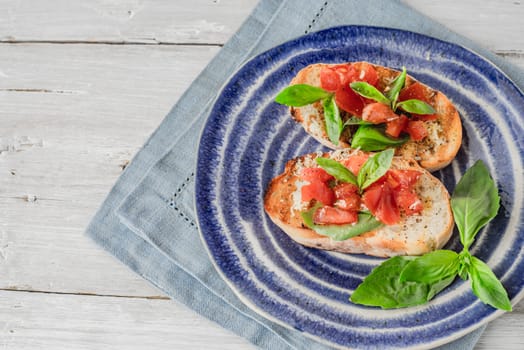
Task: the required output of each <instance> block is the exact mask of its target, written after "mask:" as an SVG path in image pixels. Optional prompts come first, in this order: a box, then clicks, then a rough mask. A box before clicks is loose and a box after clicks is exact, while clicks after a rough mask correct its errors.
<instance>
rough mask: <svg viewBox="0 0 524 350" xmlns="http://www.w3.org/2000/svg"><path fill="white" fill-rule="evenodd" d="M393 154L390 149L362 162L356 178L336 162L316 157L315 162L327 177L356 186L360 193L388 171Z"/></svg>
mask: <svg viewBox="0 0 524 350" xmlns="http://www.w3.org/2000/svg"><path fill="white" fill-rule="evenodd" d="M394 153H395V151H393V150H392V149H387V150H385V151H382V152H379V153H376V154H374V155H372V156H371V157H369V158H368V159H367V160H366V161H365V162H364V164H363V165H362V167H361V168H360V170H359V172H358V175H357V176H355V174H353V172H352V171H351V170H349V169H348V168H346V167H345V166H344V165H343V164H341V163H339V162H337V161H336V160H333V159H330V158H324V157H318V158H316V162H317V164H318V165H320V167H321V168H322V169H324V170H325V171H326V172H327V173H328V174H329V175H331V176H333V177H335V179H337V180H338V181H342V182H348V183H351V184H353V185H355V186H357V187H358V189H359V191H360V192H361V193H362V191H363V190H364V189H366V188H367V187H369V186H370V185H371V184H372V183H373V182H375V181H377V180H378V179H380V178H381V177H382V176H383V175H384V174H385V173H386V172H387V171H388V169H389V168H390V167H391V162H392V160H393V154H394Z"/></svg>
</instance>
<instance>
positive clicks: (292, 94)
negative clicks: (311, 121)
mask: <svg viewBox="0 0 524 350" xmlns="http://www.w3.org/2000/svg"><path fill="white" fill-rule="evenodd" d="M332 95H333V94H332V93H330V92H329V91H326V90H324V89H321V88H319V87H315V86H311V85H307V84H296V85H290V86H288V87H286V88H285V89H283V90H282V91H280V93H279V94H278V95H277V97H275V101H276V102H277V103H280V104H283V105H286V106H291V107H302V106H306V105H309V104H311V103H314V102H317V101H319V100H322V99H324V98H327V97H329V96H332Z"/></svg>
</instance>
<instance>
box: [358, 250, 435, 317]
mask: <svg viewBox="0 0 524 350" xmlns="http://www.w3.org/2000/svg"><path fill="white" fill-rule="evenodd" d="M413 259H414V257H409V256H396V257H394V258H391V259H388V260H386V261H384V262H383V263H382V264H380V265H379V266H377V267H375V268H374V269H373V270H372V271H371V273H370V274H369V275H368V276H367V277H366V278H365V279H364V281H362V283H361V284H360V285H359V286H358V287H357V289H355V291H354V292H353V294H352V295H351V298H350V300H351V301H352V302H353V303H356V304H362V305H367V306H380V307H382V308H383V309H392V308H399V307H407V306H415V305H420V304H424V303H425V302H426V301H427V297H428V293H429V287H428V285H426V284H424V283H418V282H402V281H400V278H399V275H400V273H401V272H402V270H403V269H404V267H406V265H407V264H409V263H410V262H411V261H412V260H413Z"/></svg>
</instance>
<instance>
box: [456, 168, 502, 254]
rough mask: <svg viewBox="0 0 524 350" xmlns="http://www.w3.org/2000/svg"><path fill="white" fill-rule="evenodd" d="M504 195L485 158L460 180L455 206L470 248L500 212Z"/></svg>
mask: <svg viewBox="0 0 524 350" xmlns="http://www.w3.org/2000/svg"><path fill="white" fill-rule="evenodd" d="M499 206H500V197H499V195H498V192H497V187H496V185H495V182H494V181H493V179H492V178H491V176H490V174H489V171H488V169H487V168H486V166H485V165H484V163H483V162H482V161H480V160H479V161H477V162H475V164H474V165H473V166H472V167H471V168H469V169H468V170H467V171H466V172H465V173H464V176H462V178H461V179H460V181H459V182H458V184H457V186H456V187H455V190H454V191H453V195H452V196H451V209H452V211H453V215H454V217H455V224H456V225H457V228H458V230H459V233H460V241H461V242H462V245H463V246H464V248H465V249H468V248H469V246H470V245H471V243H473V240H474V239H475V235H476V234H477V233H478V231H479V230H480V229H481V228H482V227H483V226H484V225H486V224H487V223H488V222H489V221H490V220H491V219H493V218H494V217H495V215H497V212H498V210H499Z"/></svg>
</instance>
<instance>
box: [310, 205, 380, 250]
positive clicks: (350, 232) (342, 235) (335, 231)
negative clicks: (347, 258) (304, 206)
mask: <svg viewBox="0 0 524 350" xmlns="http://www.w3.org/2000/svg"><path fill="white" fill-rule="evenodd" d="M321 206H322V205H320V204H317V205H315V206H313V208H311V209H310V210H307V211H303V212H302V213H301V215H302V220H303V221H304V224H305V225H306V226H307V227H309V228H310V229H312V230H313V231H315V232H316V233H318V234H320V235H323V236H328V237H331V238H332V239H333V240H335V241H344V240H346V239H349V238H351V237H355V236H358V235H360V234H362V233H365V232H370V231H373V230H374V229H376V228H379V227H381V226H382V225H383V224H382V223H381V222H380V221H378V220H377V219H376V218H375V217H374V216H373V215H371V214H370V213H368V212H360V213H358V221H357V222H356V223H354V224H346V225H317V224H315V223H314V221H313V214H314V213H315V211H316V210H317V209H319V208H320V207H321Z"/></svg>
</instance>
